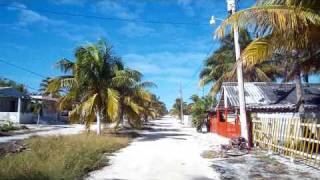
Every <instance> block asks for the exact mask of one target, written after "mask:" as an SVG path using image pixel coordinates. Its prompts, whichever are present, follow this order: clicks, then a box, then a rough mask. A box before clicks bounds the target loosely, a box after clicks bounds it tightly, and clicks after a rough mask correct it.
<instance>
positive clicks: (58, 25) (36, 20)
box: [8, 1, 107, 43]
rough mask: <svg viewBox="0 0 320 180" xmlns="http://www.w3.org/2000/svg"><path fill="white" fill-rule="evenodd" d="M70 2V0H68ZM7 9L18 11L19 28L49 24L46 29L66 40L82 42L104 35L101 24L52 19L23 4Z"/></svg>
mask: <svg viewBox="0 0 320 180" xmlns="http://www.w3.org/2000/svg"><path fill="white" fill-rule="evenodd" d="M70 2H71V1H70ZM8 10H11V11H16V12H17V13H18V23H17V24H16V26H12V27H16V28H19V26H22V28H20V30H26V29H27V28H25V27H26V26H30V25H34V24H38V25H40V26H49V28H48V27H47V28H45V30H46V31H51V32H54V33H55V34H56V35H58V36H61V37H64V38H67V39H68V40H71V41H74V42H77V43H81V42H82V43H83V42H85V41H89V40H97V39H99V38H102V37H105V36H106V34H107V33H106V32H105V30H104V28H102V27H101V26H95V27H94V28H93V27H92V26H91V25H87V24H74V23H71V22H67V21H66V20H57V19H52V18H49V17H47V16H44V15H42V14H40V13H38V12H36V11H33V10H31V9H28V8H27V7H26V6H25V5H24V4H21V3H13V4H12V5H11V6H10V8H8Z"/></svg>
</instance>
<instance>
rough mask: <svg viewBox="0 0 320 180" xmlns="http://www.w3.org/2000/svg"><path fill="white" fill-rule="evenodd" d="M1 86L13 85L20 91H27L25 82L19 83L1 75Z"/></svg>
mask: <svg viewBox="0 0 320 180" xmlns="http://www.w3.org/2000/svg"><path fill="white" fill-rule="evenodd" d="M0 87H12V88H15V89H17V90H18V91H20V92H22V93H27V92H28V91H27V89H26V88H25V86H24V85H23V84H19V83H17V82H15V81H12V80H9V79H6V78H2V77H0Z"/></svg>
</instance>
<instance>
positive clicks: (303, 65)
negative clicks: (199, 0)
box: [216, 0, 320, 113]
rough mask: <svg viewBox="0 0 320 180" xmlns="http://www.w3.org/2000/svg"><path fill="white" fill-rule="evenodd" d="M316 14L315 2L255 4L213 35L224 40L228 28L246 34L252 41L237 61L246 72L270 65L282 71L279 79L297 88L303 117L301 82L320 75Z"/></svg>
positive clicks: (319, 7) (319, 6)
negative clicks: (247, 32)
mask: <svg viewBox="0 0 320 180" xmlns="http://www.w3.org/2000/svg"><path fill="white" fill-rule="evenodd" d="M319 10H320V2H319V1H318V0H264V1H258V2H257V3H256V5H254V6H252V7H250V8H247V9H244V10H241V11H238V12H236V13H235V14H233V15H231V16H230V17H229V18H227V19H226V20H225V21H224V22H222V24H221V25H220V27H219V28H218V30H217V31H216V35H217V36H218V37H220V38H222V39H223V38H225V37H227V36H226V34H228V33H230V31H229V29H230V28H229V27H230V26H234V25H237V26H238V27H239V28H240V29H244V30H247V31H249V32H250V34H251V37H254V38H252V42H250V44H248V45H247V46H245V48H244V50H243V52H242V54H241V59H240V60H242V61H243V63H244V67H245V68H244V69H245V71H252V70H253V69H254V67H257V66H261V65H264V64H270V65H272V66H271V67H270V68H271V69H283V71H282V73H281V74H279V75H280V76H279V78H280V79H282V82H290V81H293V82H294V83H295V84H296V89H297V90H296V96H297V102H296V103H297V107H298V111H299V112H300V113H303V112H304V105H303V104H304V97H303V91H302V83H303V82H302V79H303V80H304V82H305V83H309V76H310V75H314V74H319V72H320V63H319V62H320V61H319V58H320V51H319V47H320V39H319V37H320V36H319V32H320V13H319ZM270 68H268V69H270ZM245 74H246V73H245ZM271 75H275V74H274V73H273V74H271ZM302 77H303V78H302ZM268 78H270V79H272V76H268Z"/></svg>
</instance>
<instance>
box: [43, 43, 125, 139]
mask: <svg viewBox="0 0 320 180" xmlns="http://www.w3.org/2000/svg"><path fill="white" fill-rule="evenodd" d="M120 66H123V65H122V63H121V61H120V60H119V58H118V57H116V56H114V55H113V53H112V50H111V47H110V46H108V45H107V44H106V42H104V41H99V42H98V43H97V44H90V45H87V46H81V47H79V48H77V49H76V51H75V60H74V61H70V60H67V59H62V60H60V61H59V62H58V63H57V67H60V68H61V70H62V71H63V72H64V73H67V75H65V76H60V77H56V78H53V79H52V81H51V82H50V83H49V86H48V92H57V91H58V90H61V89H65V90H66V91H67V92H66V93H65V95H64V96H62V97H61V98H60V108H62V109H63V108H65V107H70V106H72V110H71V111H70V114H69V117H70V119H71V120H72V121H78V120H82V121H84V122H85V124H86V127H87V128H88V129H90V124H91V123H92V122H93V121H94V120H97V134H101V121H104V122H109V121H112V120H116V119H117V117H118V110H119V92H118V91H117V90H116V89H114V88H113V87H112V84H113V83H114V82H113V80H112V79H113V78H114V77H115V76H116V72H117V70H118V69H119V67H120Z"/></svg>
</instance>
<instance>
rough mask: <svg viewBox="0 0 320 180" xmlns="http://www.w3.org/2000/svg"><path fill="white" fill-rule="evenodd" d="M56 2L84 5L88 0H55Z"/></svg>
mask: <svg viewBox="0 0 320 180" xmlns="http://www.w3.org/2000/svg"><path fill="white" fill-rule="evenodd" d="M53 2H54V3H56V4H66V5H83V4H84V3H85V2H86V0H53Z"/></svg>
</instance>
